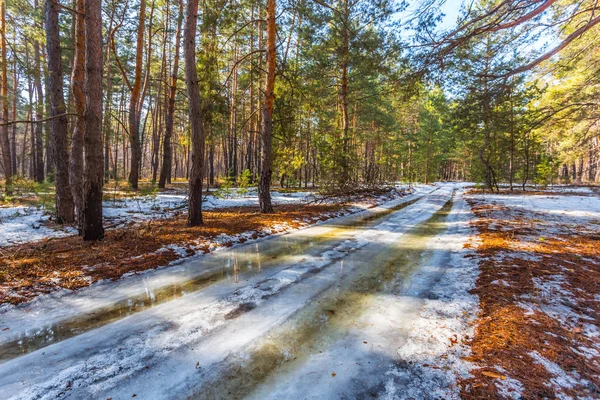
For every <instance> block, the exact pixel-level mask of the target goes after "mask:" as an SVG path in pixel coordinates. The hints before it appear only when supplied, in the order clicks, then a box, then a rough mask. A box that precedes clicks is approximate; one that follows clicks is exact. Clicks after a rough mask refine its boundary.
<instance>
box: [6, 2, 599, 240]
mask: <svg viewBox="0 0 600 400" xmlns="http://www.w3.org/2000/svg"><path fill="white" fill-rule="evenodd" d="M424 2H425V3H424V6H423V7H419V8H418V9H417V10H416V12H415V14H413V15H412V16H411V17H413V18H408V19H407V18H404V19H401V18H398V15H397V14H396V12H397V11H399V10H402V9H403V7H405V4H404V3H401V2H395V1H393V0H382V1H374V2H373V1H366V0H358V1H356V0H354V1H349V0H336V1H333V2H332V1H322V0H293V1H292V0H280V1H279V2H275V1H273V0H252V1H247V0H233V1H228V0H205V1H201V2H194V1H191V2H188V3H186V4H184V3H183V1H182V0H165V1H161V2H156V1H152V2H150V3H148V2H147V0H132V1H129V2H118V1H114V0H109V1H105V2H104V3H103V4H102V6H103V12H104V15H106V21H105V23H104V24H103V25H102V26H101V28H102V29H103V31H104V32H105V33H106V37H104V38H102V37H101V36H98V35H99V33H98V31H97V30H96V29H97V28H98V27H97V26H95V25H94V24H95V23H97V21H96V22H93V20H94V18H96V17H94V16H92V20H91V21H90V23H91V24H92V25H94V28H92V25H89V26H88V21H87V20H85V19H84V16H85V17H87V13H86V12H84V11H85V8H86V7H88V6H91V7H96V6H97V4H96V3H92V4H91V5H88V4H87V3H85V2H84V0H74V2H73V4H72V5H71V4H66V3H64V2H62V3H61V2H60V1H59V2H57V1H54V0H52V1H50V0H47V1H46V7H39V4H38V0H18V1H13V2H6V1H2V2H1V5H2V9H3V12H2V15H3V21H2V27H1V28H2V29H1V30H2V36H1V38H0V39H1V41H0V45H1V46H0V47H1V50H2V52H1V54H0V56H1V58H2V65H1V71H0V73H1V77H0V78H1V79H0V85H1V86H0V106H1V107H0V115H1V119H2V123H1V125H0V150H1V151H2V156H1V159H0V161H1V166H2V168H3V169H2V171H3V175H4V177H5V178H6V180H7V182H6V183H7V185H5V186H6V188H7V189H9V188H10V187H11V180H12V179H13V178H15V177H16V178H21V177H26V178H31V179H34V180H36V181H38V182H44V181H53V180H54V179H56V190H57V194H58V196H57V209H56V213H57V220H59V221H64V222H68V221H70V220H72V219H73V218H75V219H77V220H78V222H79V223H80V225H81V231H82V233H84V231H85V232H86V233H85V234H84V236H85V237H86V238H98V237H101V236H102V234H101V189H102V186H103V185H104V184H105V183H106V182H108V181H110V180H114V181H115V184H116V185H118V182H120V181H127V182H128V183H129V186H130V187H131V188H132V189H133V190H135V189H137V188H138V187H139V185H140V182H144V181H147V182H148V183H146V182H144V184H154V183H155V182H156V183H157V184H158V187H159V188H165V187H166V186H167V185H168V184H169V183H171V182H177V181H179V180H187V181H189V185H190V188H189V189H190V215H189V216H190V219H189V223H190V224H191V225H196V224H200V223H202V207H201V195H202V189H203V188H205V187H207V186H213V187H214V186H219V185H220V184H223V183H224V182H227V184H232V183H235V182H236V181H238V180H239V179H240V176H241V175H242V173H244V172H243V171H246V170H247V171H249V177H248V173H244V174H245V175H244V180H246V179H249V181H251V182H257V183H258V186H259V193H260V208H261V211H262V212H272V211H273V204H271V202H270V198H269V196H270V189H271V186H272V182H275V184H278V185H281V186H284V187H287V186H303V187H320V188H321V189H322V190H335V191H346V190H353V189H354V188H355V187H357V186H359V185H364V186H376V185H380V184H383V183H386V182H390V181H396V180H404V181H410V182H412V181H415V180H420V181H425V182H431V181H435V180H438V179H474V180H478V181H482V182H485V183H486V185H487V186H489V187H492V188H494V187H495V185H494V182H501V181H506V182H508V183H509V184H510V185H511V186H512V187H514V186H516V185H517V184H520V185H522V184H523V183H524V182H531V181H532V180H534V181H538V182H542V181H544V179H542V176H543V175H544V176H546V175H549V176H550V180H552V177H554V176H557V175H558V174H559V172H560V174H559V175H560V176H561V177H562V179H564V180H567V179H568V180H570V181H577V182H579V181H581V182H583V181H586V180H592V179H596V180H598V179H600V168H598V167H597V166H596V165H597V164H598V160H600V155H599V153H598V144H597V143H598V141H599V140H600V138H598V135H597V131H598V130H597V121H598V120H599V118H598V115H597V112H596V110H597V104H598V100H597V99H598V98H599V97H598V91H597V90H596V86H598V85H597V79H596V76H599V75H598V74H597V68H595V66H596V64H597V61H598V60H597V58H598V54H597V50H596V49H597V46H595V37H596V36H597V35H596V33H598V29H599V26H600V25H597V22H598V20H597V18H598V13H597V11H600V10H598V7H597V5H596V4H595V3H594V2H592V1H591V0H581V1H579V2H577V3H575V2H573V1H561V2H558V1H554V0H544V1H537V2H523V1H521V0H514V1H513V0H510V1H503V2H500V3H497V4H496V3H489V2H476V3H473V4H472V6H471V7H465V8H464V9H463V11H462V13H461V14H460V18H459V21H458V25H457V26H456V27H451V28H446V29H438V28H437V27H436V24H437V22H439V20H440V18H441V17H440V14H439V7H437V6H439V4H440V3H441V2H440V1H439V0H424ZM194 3H196V4H194ZM184 6H185V8H186V12H184ZM189 7H192V9H191V11H194V13H193V16H192V17H190V16H189V15H190V14H189V13H188V10H189ZM7 8H8V12H7ZM44 10H45V11H46V13H45V14H44V12H43V11H44ZM560 15H562V16H563V17H562V18H561V17H559V16H560ZM132 16H135V18H132ZM275 16H276V18H277V21H275ZM7 18H8V20H7ZM190 18H192V19H190ZM44 19H45V21H46V25H45V29H43V24H42V21H44ZM413 22H416V24H413ZM411 24H412V25H411ZM408 26H410V27H411V28H412V33H413V34H414V35H413V37H414V39H415V40H416V42H414V43H413V42H410V40H409V39H408V38H407V35H400V34H399V31H400V30H401V29H403V28H406V27H408ZM88 28H89V29H92V31H94V32H95V35H96V38H95V39H90V38H88V37H87V29H88ZM550 29H552V32H550V31H549V30H550ZM554 29H556V31H555V30H554ZM532 30H533V31H534V32H537V33H542V34H546V35H554V34H555V32H559V33H558V36H557V38H558V39H559V40H558V42H559V45H558V46H555V47H551V46H549V47H548V48H545V47H542V46H539V45H538V46H530V45H531V44H532V43H534V41H535V40H537V39H536V38H537V36H535V35H531V32H532ZM192 32H194V35H195V36H197V37H198V39H197V40H196V38H195V37H191V36H189V35H191V33H192ZM186 34H187V35H188V36H185V35H186ZM581 37H583V38H589V40H588V39H586V40H580V38H581ZM192 39H194V41H193V42H191V41H190V40H192ZM182 41H183V43H182ZM88 43H94V45H95V46H96V48H93V49H89V48H87V44H88ZM44 44H45V46H44ZM181 45H183V47H184V48H183V50H182V49H181ZM98 46H100V51H101V53H97V50H98V49H97V47H98ZM527 46H529V47H533V48H537V49H539V51H537V52H530V51H529V50H528V49H527ZM181 51H183V54H180V53H181ZM85 54H87V55H88V56H91V57H92V59H94V60H96V61H95V62H96V63H98V62H99V63H101V64H100V65H99V66H98V65H96V64H88V66H90V67H91V66H94V68H92V70H87V69H86V64H85V63H86V61H85V60H86V57H85ZM88 62H89V60H88ZM588 66H589V68H588ZM96 67H98V68H99V69H98V70H96V69H95V68H96ZM523 71H530V72H528V74H521V72H523ZM538 71H539V74H538ZM66 75H70V77H71V79H70V81H67V80H65V79H64V77H65V76H66ZM184 77H185V78H184ZM98 79H100V81H98ZM99 82H100V83H99ZM184 85H185V87H184ZM63 86H68V88H66V87H63ZM102 88H105V89H106V90H104V91H103V90H102ZM67 89H68V90H67ZM88 89H89V90H91V93H90V91H89V90H88ZM62 93H66V94H67V95H66V96H64V95H62V96H61V94H62ZM88 101H93V103H92V104H88ZM98 101H100V103H98ZM11 105H12V110H11V107H10V106H11ZM97 118H99V120H98V121H99V124H100V125H96V123H97V122H98V121H97V120H96V119H97ZM98 146H100V147H98ZM84 157H85V158H84ZM67 163H68V164H67ZM67 165H68V167H66V166H67ZM66 170H68V173H65V171H66ZM82 171H84V172H83V173H82ZM548 171H553V172H552V173H549V172H548ZM99 172H100V173H102V175H103V181H104V182H100V181H99V180H98V175H97V174H98V173H99ZM17 181H19V180H18V179H17ZM546 181H547V179H546ZM68 188H70V190H69V189H68ZM69 197H72V198H73V200H72V203H73V205H74V207H73V206H71V205H70V200H69ZM73 208H74V209H75V212H73V211H72V210H73ZM83 214H86V215H87V216H84V215H83ZM86 224H87V227H84V225H86ZM92 226H93V228H92Z"/></svg>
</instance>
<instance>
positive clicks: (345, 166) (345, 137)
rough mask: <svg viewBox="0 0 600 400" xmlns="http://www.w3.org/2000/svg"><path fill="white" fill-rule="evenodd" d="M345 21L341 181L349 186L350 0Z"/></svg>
mask: <svg viewBox="0 0 600 400" xmlns="http://www.w3.org/2000/svg"><path fill="white" fill-rule="evenodd" d="M343 7H344V9H343V12H342V16H343V21H342V27H341V28H342V49H341V50H342V51H341V69H342V82H341V85H340V88H341V89H340V102H341V106H342V149H341V151H342V154H341V159H340V162H341V164H342V165H341V167H342V174H341V179H340V182H339V183H340V185H341V186H345V185H347V184H348V180H349V179H350V170H349V169H350V166H349V160H348V157H349V154H348V153H349V149H348V141H349V134H348V130H349V118H348V63H349V52H350V48H349V47H350V44H349V42H350V33H349V29H350V28H349V26H348V23H349V20H350V8H349V5H348V0H343Z"/></svg>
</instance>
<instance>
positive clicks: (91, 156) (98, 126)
mask: <svg viewBox="0 0 600 400" xmlns="http://www.w3.org/2000/svg"><path fill="white" fill-rule="evenodd" d="M84 21H85V54H86V57H85V69H86V77H85V91H86V93H85V114H84V116H85V133H84V149H85V168H84V184H83V210H82V236H83V239H84V240H100V239H102V238H103V237H104V227H103V226H102V187H103V186H104V176H103V175H104V174H103V160H102V0H86V1H85V16H84Z"/></svg>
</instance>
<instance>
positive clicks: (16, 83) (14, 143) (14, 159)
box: [10, 34, 27, 175]
mask: <svg viewBox="0 0 600 400" xmlns="http://www.w3.org/2000/svg"><path fill="white" fill-rule="evenodd" d="M15 40H16V34H15ZM18 102H19V78H18V76H17V58H16V57H14V62H13V106H12V114H11V115H12V119H13V121H14V120H17V103H18ZM26 137H27V132H25V138H26ZM23 149H25V147H24V146H23ZM10 155H11V157H12V173H13V175H17V174H18V172H17V171H18V166H17V124H13V126H12V133H11V149H10ZM23 175H24V173H23Z"/></svg>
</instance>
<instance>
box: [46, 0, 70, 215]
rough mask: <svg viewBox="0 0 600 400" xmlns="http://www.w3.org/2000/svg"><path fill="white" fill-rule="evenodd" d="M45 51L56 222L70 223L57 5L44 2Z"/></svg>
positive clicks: (52, 2) (64, 109) (64, 110)
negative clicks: (54, 174) (54, 179)
mask: <svg viewBox="0 0 600 400" xmlns="http://www.w3.org/2000/svg"><path fill="white" fill-rule="evenodd" d="M45 25H46V26H45V28H46V51H47V53H48V100H49V102H50V117H51V118H52V119H51V120H50V140H51V144H50V146H51V147H52V149H53V152H54V155H55V158H54V162H55V168H56V221H57V222H58V223H59V224H63V223H71V222H73V220H74V216H73V195H72V194H71V187H70V186H69V151H68V144H67V116H66V115H65V114H66V112H67V107H66V105H65V98H64V93H63V76H62V60H61V53H62V52H61V49H60V34H59V27H58V5H57V4H56V3H55V2H54V1H52V0H47V1H46V24H45Z"/></svg>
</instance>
